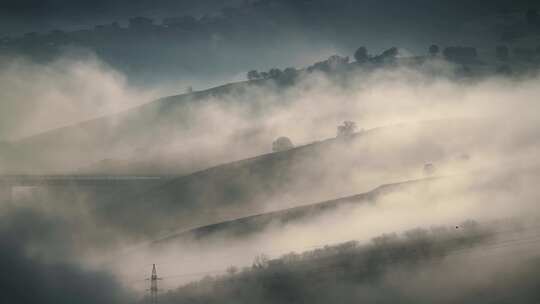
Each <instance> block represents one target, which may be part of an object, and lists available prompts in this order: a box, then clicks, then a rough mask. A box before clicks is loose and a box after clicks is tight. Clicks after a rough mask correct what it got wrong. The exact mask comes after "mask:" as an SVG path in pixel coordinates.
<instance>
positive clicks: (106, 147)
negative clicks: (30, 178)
mask: <svg viewBox="0 0 540 304" xmlns="http://www.w3.org/2000/svg"><path fill="white" fill-rule="evenodd" d="M259 83H260V82H241V83H234V84H227V85H223V86H220V87H216V88H212V89H209V90H205V91H200V92H195V93H192V94H183V95H175V96H170V97H165V98H161V99H158V100H155V101H153V102H150V103H147V104H144V105H142V106H138V107H135V108H132V109H129V110H126V111H124V112H121V113H118V114H114V115H108V116H104V117H101V118H96V119H92V120H89V121H85V122H82V123H79V124H76V125H70V126H66V127H63V128H59V129H54V130H50V131H47V132H44V133H41V134H37V135H34V136H31V137H28V138H24V139H22V140H19V141H17V142H12V143H10V144H9V145H7V144H4V145H3V147H4V149H2V151H0V168H2V170H3V171H4V172H7V173H9V172H11V173H66V172H74V171H76V170H77V169H78V168H80V167H81V166H82V167H86V166H88V165H90V164H92V163H96V162H99V161H102V160H104V159H111V158H112V159H118V160H121V159H122V158H123V157H124V158H127V159H137V157H142V156H144V154H145V153H150V152H151V151H152V149H154V148H157V147H162V146H164V145H167V143H170V142H171V139H175V138H177V137H178V135H179V134H182V132H186V130H189V127H190V126H191V125H193V124H194V121H193V119H194V117H192V116H190V114H191V113H192V110H193V107H194V106H195V105H197V104H200V102H201V101H203V100H208V99H209V98H210V97H213V96H222V95H228V94H233V93H235V92H239V91H242V90H245V89H246V88H247V87H250V86H256V85H258V84H259ZM36 151H39V153H36ZM149 151H150V152H149ZM137 154H140V155H137ZM201 166H202V167H204V165H201ZM194 168H196V169H200V168H201V167H199V166H196V165H195V166H194V167H190V166H187V168H184V169H185V170H188V172H189V170H191V171H193V169H194ZM180 169H182V168H180ZM96 171H97V170H91V171H88V172H90V173H96ZM108 172H109V173H111V171H110V170H109V171H108ZM108 172H101V173H104V174H106V173H108ZM83 173H84V172H83ZM114 173H118V172H112V174H114Z"/></svg>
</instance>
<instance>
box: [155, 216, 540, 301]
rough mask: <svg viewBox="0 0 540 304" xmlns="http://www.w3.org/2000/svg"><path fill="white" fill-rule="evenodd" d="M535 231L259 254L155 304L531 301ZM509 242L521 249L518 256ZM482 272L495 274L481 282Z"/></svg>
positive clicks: (456, 231)
mask: <svg viewBox="0 0 540 304" xmlns="http://www.w3.org/2000/svg"><path fill="white" fill-rule="evenodd" d="M494 227H496V228H497V231H494V230H493V228H494ZM536 227H537V226H536ZM537 234H538V229H537V228H536V229H533V228H531V229H525V230H524V229H520V228H516V226H515V223H512V222H504V221H499V222H497V223H489V224H478V223H477V222H474V221H465V222H463V223H461V224H459V225H458V226H455V227H445V226H439V227H432V228H431V229H429V230H428V229H423V228H417V229H413V230H409V231H405V232H404V233H403V234H400V235H398V234H395V233H391V234H384V235H382V236H379V237H376V238H374V239H373V240H372V242H370V243H366V244H362V243H359V242H356V241H351V242H347V243H342V244H337V245H327V246H324V247H321V248H317V249H314V250H310V251H306V252H299V253H296V252H291V253H289V254H286V255H283V256H281V257H279V258H277V259H269V258H268V257H267V256H264V255H261V256H259V257H257V258H256V259H255V260H254V262H253V266H252V267H245V268H242V269H239V268H237V267H232V266H231V267H230V268H228V270H227V271H222V272H220V273H223V274H221V275H215V276H206V277H205V278H203V279H202V280H198V281H195V282H192V283H189V284H186V285H184V286H181V287H180V288H177V289H175V290H174V291H171V292H168V293H167V294H164V295H163V296H162V297H161V298H160V302H162V303H202V302H204V303H224V302H225V303H228V302H229V301H230V302H231V303H232V302H234V303H253V302H257V303H330V302H332V301H335V300H338V301H339V303H358V302H366V303H435V302H436V303H457V302H459V303H501V304H502V303H507V301H506V300H507V299H519V300H518V302H519V303H536V302H538V301H539V300H540V297H539V294H538V292H537V291H536V289H537V288H536V286H535V283H534V282H537V281H538V279H540V264H539V260H538V252H537V251H536V250H534V248H536V246H535V241H534V239H532V237H534V235H536V236H537ZM516 241H517V242H516ZM509 245H511V246H513V247H514V248H521V252H522V254H520V255H519V258H517V257H516V253H515V251H514V250H511V248H510V246H509ZM505 247H506V248H505ZM523 249H529V251H523ZM471 267H474V272H471V271H470V269H471ZM214 273H216V272H214ZM486 273H487V274H490V273H493V274H494V275H493V276H492V277H491V278H490V279H485V277H483V276H481V275H483V274H486ZM173 278H174V276H172V277H171V278H170V279H173ZM479 278H482V279H479ZM164 279H165V280H167V277H165V278H164ZM443 291H444V292H443Z"/></svg>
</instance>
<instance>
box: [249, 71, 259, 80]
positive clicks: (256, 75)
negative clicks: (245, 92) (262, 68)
mask: <svg viewBox="0 0 540 304" xmlns="http://www.w3.org/2000/svg"><path fill="white" fill-rule="evenodd" d="M259 78H261V75H260V74H259V72H257V70H251V71H249V72H247V79H248V80H255V79H259Z"/></svg>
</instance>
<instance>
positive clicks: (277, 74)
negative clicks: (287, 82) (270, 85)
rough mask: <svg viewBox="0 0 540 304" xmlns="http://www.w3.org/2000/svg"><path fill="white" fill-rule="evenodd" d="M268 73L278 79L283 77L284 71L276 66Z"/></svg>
mask: <svg viewBox="0 0 540 304" xmlns="http://www.w3.org/2000/svg"><path fill="white" fill-rule="evenodd" d="M268 75H269V76H270V78H272V79H278V78H280V77H281V75H283V72H282V71H281V70H280V69H276V68H274V69H270V71H268Z"/></svg>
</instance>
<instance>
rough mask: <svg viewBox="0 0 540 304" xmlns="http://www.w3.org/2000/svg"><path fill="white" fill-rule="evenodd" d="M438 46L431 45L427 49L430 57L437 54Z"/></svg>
mask: <svg viewBox="0 0 540 304" xmlns="http://www.w3.org/2000/svg"><path fill="white" fill-rule="evenodd" d="M439 51H440V50H439V46H438V45H436V44H432V45H431V46H430V47H429V54H430V55H431V56H432V57H435V56H437V55H438V54H439Z"/></svg>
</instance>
